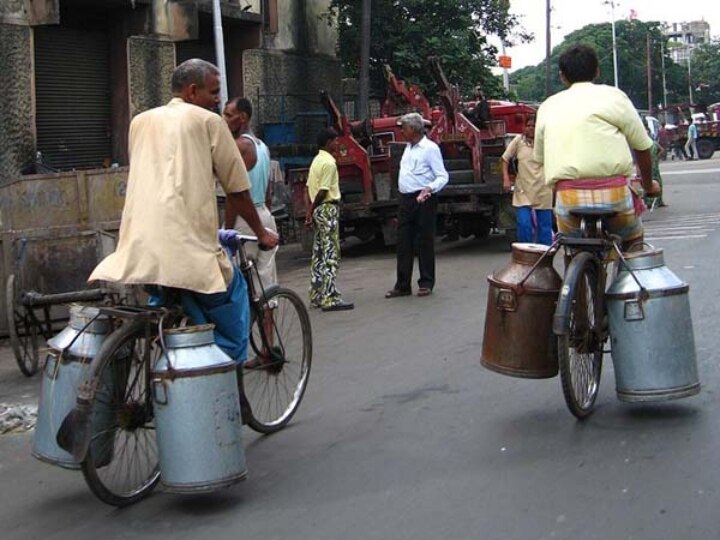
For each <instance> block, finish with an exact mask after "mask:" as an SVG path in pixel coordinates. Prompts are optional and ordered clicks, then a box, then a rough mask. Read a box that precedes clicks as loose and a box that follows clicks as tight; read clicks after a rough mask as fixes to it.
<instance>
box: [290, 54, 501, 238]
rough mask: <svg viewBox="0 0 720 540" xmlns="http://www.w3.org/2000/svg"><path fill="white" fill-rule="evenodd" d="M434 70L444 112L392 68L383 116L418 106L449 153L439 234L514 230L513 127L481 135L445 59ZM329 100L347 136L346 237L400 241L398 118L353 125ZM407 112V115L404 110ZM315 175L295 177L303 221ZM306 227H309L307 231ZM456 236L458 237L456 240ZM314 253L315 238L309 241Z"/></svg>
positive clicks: (297, 172)
mask: <svg viewBox="0 0 720 540" xmlns="http://www.w3.org/2000/svg"><path fill="white" fill-rule="evenodd" d="M430 68H431V70H432V72H433V74H434V77H435V80H436V81H437V83H438V90H439V96H440V101H441V107H438V108H434V109H431V108H430V106H429V103H428V102H427V100H426V99H425V97H424V96H423V95H422V93H421V92H420V90H419V89H418V88H417V87H416V86H414V85H405V84H404V83H403V82H402V81H398V80H397V78H396V77H395V76H394V74H393V73H392V71H391V70H390V69H389V68H387V69H386V75H387V80H388V85H389V88H388V97H387V98H386V100H385V103H384V104H383V114H386V115H390V114H394V113H401V114H402V113H403V112H407V107H410V108H413V105H414V106H416V108H417V109H419V112H420V114H422V115H423V117H424V118H426V119H427V120H430V121H431V122H432V128H431V129H430V132H429V134H428V136H429V137H430V138H431V139H432V140H434V141H435V142H436V143H438V145H439V146H440V148H441V151H442V153H443V158H444V159H445V165H446V168H447V170H448V173H449V176H450V180H449V182H448V185H447V186H446V187H445V189H443V190H442V191H441V192H440V193H439V202H438V234H446V233H456V234H458V235H460V236H470V235H475V236H478V237H483V236H486V235H487V234H488V232H489V230H490V228H491V227H492V226H499V227H502V228H514V221H508V219H507V216H512V215H513V214H512V212H507V211H505V210H503V208H504V207H509V206H510V195H509V194H506V193H504V191H503V188H502V175H501V173H500V167H499V160H500V158H499V156H500V155H501V154H502V151H503V149H504V140H503V136H504V135H505V125H506V123H505V122H504V121H503V120H502V119H498V120H494V121H492V122H490V123H488V125H487V126H486V127H485V128H484V129H478V128H477V127H476V126H475V125H474V124H473V123H472V122H471V121H470V120H469V119H468V118H467V117H466V116H465V114H463V112H462V110H461V104H460V99H459V93H458V90H457V88H456V87H455V86H453V85H451V84H450V83H449V82H448V81H447V79H446V77H445V75H444V73H443V71H442V68H441V67H440V63H439V60H438V59H437V58H431V59H430ZM321 98H322V102H323V104H324V105H325V108H326V109H327V111H328V113H329V114H330V118H331V125H333V126H334V127H335V129H336V130H337V131H338V133H339V134H340V136H339V141H338V142H339V145H338V147H339V148H338V151H337V152H336V154H335V158H336V160H337V164H338V172H339V176H340V191H341V194H342V202H343V207H342V208H343V210H342V214H341V223H340V232H341V236H342V237H345V236H351V235H354V236H358V237H359V238H361V239H364V240H367V239H371V238H373V237H375V236H379V235H382V236H383V237H384V239H385V241H386V242H387V243H393V242H394V234H395V218H396V215H397V171H398V168H399V161H400V157H401V155H402V151H403V150H404V145H403V144H397V143H398V142H400V143H403V142H404V140H403V137H402V132H401V130H400V128H399V126H397V120H398V116H383V117H381V118H375V119H372V120H363V121H358V122H350V121H349V120H348V119H347V117H345V116H344V115H342V114H341V113H340V111H339V110H338V108H337V106H336V105H335V103H334V102H333V100H332V99H331V98H330V96H328V95H327V94H326V93H323V94H322V96H321ZM400 107H404V108H405V110H404V111H399V110H398V108H400ZM307 172H308V170H307V169H294V170H291V171H289V181H290V183H291V185H292V189H293V208H294V212H293V213H294V216H295V218H296V219H298V220H299V219H302V218H304V215H305V210H306V208H307V204H309V201H308V198H307V194H306V189H305V183H306V180H307ZM301 228H302V227H301ZM453 235H454V234H453ZM303 243H304V244H305V246H306V247H308V246H309V237H305V238H303Z"/></svg>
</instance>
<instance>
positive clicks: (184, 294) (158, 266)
mask: <svg viewBox="0 0 720 540" xmlns="http://www.w3.org/2000/svg"><path fill="white" fill-rule="evenodd" d="M172 91H173V96H174V97H173V99H172V100H171V101H170V103H168V104H167V105H165V106H163V107H158V108H156V109H152V110H149V111H146V112H144V113H142V114H140V115H138V116H136V117H135V119H134V120H133V121H132V124H131V125H130V137H129V150H130V172H129V175H128V186H127V195H126V198H125V207H124V209H123V214H122V221H121V224H120V237H119V240H118V246H117V250H116V251H115V253H113V254H112V255H110V256H109V257H107V258H106V259H104V260H103V261H102V262H101V263H100V264H99V265H98V266H97V267H96V268H95V270H94V271H93V273H92V275H91V276H90V278H89V280H88V281H94V280H105V281H110V282H116V283H125V284H142V285H155V286H160V287H161V288H163V289H159V288H158V289H156V290H158V291H160V290H162V291H163V292H164V293H167V292H168V289H170V290H175V291H176V292H178V293H179V294H178V295H177V296H178V300H179V301H180V302H181V303H182V306H183V308H184V309H185V311H186V312H187V313H188V315H189V316H190V317H191V318H192V319H193V322H194V323H196V324H202V323H206V322H212V323H214V324H215V339H216V342H217V344H218V346H220V347H221V348H222V349H223V350H224V351H225V352H227V353H228V354H229V355H230V356H231V357H232V358H233V359H234V360H235V361H237V362H243V361H244V360H245V359H246V352H247V340H248V329H249V306H248V299H247V291H246V284H245V280H244V279H243V277H242V275H241V274H240V273H239V272H238V270H237V268H235V266H234V265H233V264H232V262H231V260H230V258H229V257H228V255H227V253H226V252H225V250H223V248H222V247H221V246H220V244H219V242H218V231H217V224H218V222H219V219H218V212H217V203H216V196H215V177H217V179H218V180H219V182H220V184H221V185H222V187H223V189H224V190H225V192H226V193H227V201H226V210H225V224H226V226H228V227H231V226H232V225H234V224H235V219H236V217H237V216H238V215H240V216H242V217H243V218H244V219H245V220H246V221H247V222H248V224H249V225H250V227H251V228H252V230H253V231H254V232H255V233H256V234H257V236H258V240H259V242H260V244H262V245H264V246H267V247H269V248H272V247H274V246H276V245H277V241H278V239H277V235H276V234H274V233H273V232H270V231H267V230H266V229H265V228H264V227H263V226H262V224H261V223H260V219H259V218H258V215H257V212H256V211H255V206H254V204H253V201H252V199H251V197H250V194H249V191H248V188H249V181H248V174H247V170H246V168H245V165H244V163H243V160H242V158H241V156H240V152H239V151H238V148H237V145H236V144H235V141H234V139H233V137H232V134H231V133H230V130H229V129H228V127H227V125H226V124H225V122H224V121H223V119H222V118H221V117H220V116H219V115H218V114H216V113H214V112H212V109H214V108H216V107H217V106H218V103H219V91H220V79H219V71H218V69H217V68H216V67H215V66H214V65H212V64H210V63H208V62H205V61H203V60H198V59H193V60H188V61H186V62H184V63H182V64H181V65H180V66H178V67H177V68H176V70H175V72H174V73H173V77H172ZM164 295H165V294H163V296H164ZM155 300H156V302H159V301H160V300H158V299H155Z"/></svg>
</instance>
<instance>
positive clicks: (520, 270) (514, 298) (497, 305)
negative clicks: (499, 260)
mask: <svg viewBox="0 0 720 540" xmlns="http://www.w3.org/2000/svg"><path fill="white" fill-rule="evenodd" d="M554 255H555V251H551V252H549V251H548V246H545V245H541V244H527V243H514V244H513V245H512V260H511V261H510V264H508V265H507V266H506V267H505V268H503V269H502V270H499V271H497V272H495V273H494V274H493V275H491V276H488V278H487V279H488V283H489V284H490V287H489V291H488V301H487V309H486V311H485V334H484V336H483V346H482V356H481V362H482V365H483V366H485V367H486V368H488V369H490V370H492V371H496V372H498V373H502V374H503V375H510V376H512V377H523V378H528V379H542V378H549V377H554V376H555V375H557V373H558V361H557V340H556V337H555V335H554V334H553V332H552V320H553V313H554V312H555V303H556V301H557V297H558V293H559V291H560V286H561V284H562V279H561V278H560V275H559V274H558V273H557V272H556V271H555V268H553V265H552V263H553V256H554Z"/></svg>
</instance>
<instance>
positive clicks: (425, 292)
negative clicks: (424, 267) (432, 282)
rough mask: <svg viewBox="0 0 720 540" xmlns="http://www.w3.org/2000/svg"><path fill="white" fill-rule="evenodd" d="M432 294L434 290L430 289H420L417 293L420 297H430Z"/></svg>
mask: <svg viewBox="0 0 720 540" xmlns="http://www.w3.org/2000/svg"><path fill="white" fill-rule="evenodd" d="M431 294H432V289H428V288H427V287H420V288H419V289H418V292H417V295H418V296H430V295H431Z"/></svg>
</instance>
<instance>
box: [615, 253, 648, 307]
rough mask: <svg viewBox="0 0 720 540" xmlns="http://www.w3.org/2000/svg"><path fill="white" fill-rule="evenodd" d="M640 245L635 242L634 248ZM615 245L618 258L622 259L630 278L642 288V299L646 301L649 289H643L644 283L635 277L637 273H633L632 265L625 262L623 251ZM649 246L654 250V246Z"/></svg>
mask: <svg viewBox="0 0 720 540" xmlns="http://www.w3.org/2000/svg"><path fill="white" fill-rule="evenodd" d="M639 243H641V242H635V244H633V246H634V245H637V244H639ZM645 243H646V242H642V244H645ZM613 245H614V246H615V251H616V252H617V255H618V257H619V258H620V261H621V262H622V263H623V266H624V267H625V269H626V270H627V271H628V272H629V273H630V276H631V277H632V278H633V280H634V281H635V283H637V286H638V287H639V288H640V299H641V300H645V299H646V298H647V297H648V292H647V289H646V288H645V287H643V285H642V283H640V280H639V279H638V278H637V276H636V275H635V272H633V271H632V269H631V268H630V265H628V263H627V261H626V260H625V257H624V256H623V254H622V251H621V250H620V248H619V247H618V245H617V244H613ZM647 245H648V246H650V247H652V248H654V246H653V245H652V244H647ZM630 247H632V246H630Z"/></svg>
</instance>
